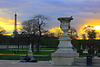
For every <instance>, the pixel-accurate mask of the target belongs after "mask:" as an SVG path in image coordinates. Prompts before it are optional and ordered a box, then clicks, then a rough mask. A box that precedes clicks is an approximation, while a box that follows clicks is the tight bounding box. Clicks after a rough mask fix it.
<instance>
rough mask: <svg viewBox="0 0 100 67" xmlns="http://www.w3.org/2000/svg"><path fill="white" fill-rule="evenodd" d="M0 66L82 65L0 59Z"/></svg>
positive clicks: (43, 66) (51, 66)
mask: <svg viewBox="0 0 100 67" xmlns="http://www.w3.org/2000/svg"><path fill="white" fill-rule="evenodd" d="M0 67H84V66H53V65H51V64H50V61H38V62H37V63H22V62H19V61H18V60H0Z"/></svg>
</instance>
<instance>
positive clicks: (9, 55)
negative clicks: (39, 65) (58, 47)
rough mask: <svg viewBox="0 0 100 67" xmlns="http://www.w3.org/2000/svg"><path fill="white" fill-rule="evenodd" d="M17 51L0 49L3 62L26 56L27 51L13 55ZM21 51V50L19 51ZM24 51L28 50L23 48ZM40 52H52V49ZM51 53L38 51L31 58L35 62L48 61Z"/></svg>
mask: <svg viewBox="0 0 100 67" xmlns="http://www.w3.org/2000/svg"><path fill="white" fill-rule="evenodd" d="M15 50H18V49H16V48H10V49H0V55H1V58H2V59H3V60H19V59H20V58H21V56H22V55H24V57H25V55H26V54H28V51H19V52H18V54H17V53H16V54H14V51H15ZM20 50H22V49H20ZM24 50H29V49H26V48H24ZM41 50H54V48H42V49H41ZM51 53H53V51H40V52H39V54H37V53H36V51H34V52H33V56H34V58H35V59H36V60H38V61H41V60H50V59H51Z"/></svg>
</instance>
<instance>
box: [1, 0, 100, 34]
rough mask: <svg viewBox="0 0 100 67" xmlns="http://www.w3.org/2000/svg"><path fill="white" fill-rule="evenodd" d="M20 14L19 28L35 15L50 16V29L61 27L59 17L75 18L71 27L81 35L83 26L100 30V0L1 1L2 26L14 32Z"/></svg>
mask: <svg viewBox="0 0 100 67" xmlns="http://www.w3.org/2000/svg"><path fill="white" fill-rule="evenodd" d="M15 12H16V13H17V14H18V28H20V27H21V26H20V25H21V23H22V22H23V21H25V20H27V19H29V18H31V17H32V16H34V15H38V14H42V15H46V16H49V18H50V20H49V21H48V29H51V28H54V27H59V25H60V22H59V21H58V20H57V18H59V17H70V16H73V20H72V21H71V26H72V27H75V28H76V29H77V31H78V33H79V34H82V33H84V32H83V26H85V25H94V26H98V27H97V28H96V29H98V31H99V29H100V27H99V26H100V0H1V1H0V26H1V27H3V28H4V29H5V30H7V32H13V29H14V26H13V24H14V13H15Z"/></svg>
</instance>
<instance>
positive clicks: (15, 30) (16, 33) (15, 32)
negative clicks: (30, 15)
mask: <svg viewBox="0 0 100 67" xmlns="http://www.w3.org/2000/svg"><path fill="white" fill-rule="evenodd" d="M13 35H14V36H17V35H18V32H17V14H16V13H15V28H14V32H13Z"/></svg>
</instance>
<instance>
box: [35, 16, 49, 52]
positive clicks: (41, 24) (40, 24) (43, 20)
mask: <svg viewBox="0 0 100 67" xmlns="http://www.w3.org/2000/svg"><path fill="white" fill-rule="evenodd" d="M33 20H35V22H37V26H38V34H39V38H38V45H37V53H39V47H40V45H41V33H42V32H43V31H44V26H45V25H46V21H47V20H48V17H46V16H44V15H36V16H34V17H33Z"/></svg>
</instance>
